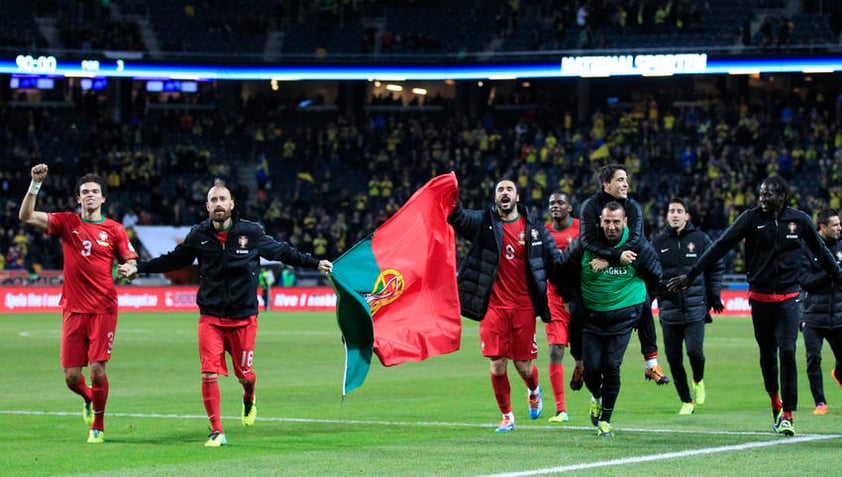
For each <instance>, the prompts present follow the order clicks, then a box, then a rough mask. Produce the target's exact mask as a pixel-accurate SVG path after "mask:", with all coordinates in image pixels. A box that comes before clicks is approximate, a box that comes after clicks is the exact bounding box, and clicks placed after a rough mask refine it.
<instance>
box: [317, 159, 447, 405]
mask: <svg viewBox="0 0 842 477" xmlns="http://www.w3.org/2000/svg"><path fill="white" fill-rule="evenodd" d="M458 193H459V191H458V188H457V183H456V176H455V174H453V173H450V174H444V175H441V176H438V177H435V178H433V179H432V180H431V181H430V182H428V183H427V184H425V185H424V186H423V187H422V188H420V189H418V190H417V191H416V192H415V194H413V195H412V197H410V198H409V200H408V201H407V202H406V203H405V204H404V205H403V206H402V207H401V208H400V209H398V211H397V212H396V213H395V215H393V216H392V217H390V218H389V219H388V220H387V221H386V222H385V223H383V225H381V226H380V227H378V228H377V229H376V230H375V231H374V232H373V233H372V234H371V235H369V236H368V237H367V238H365V239H364V240H362V241H361V242H359V243H358V244H356V245H354V246H353V247H352V248H351V249H350V250H348V251H347V252H345V253H344V254H343V255H342V256H341V257H339V258H338V259H336V261H334V262H333V272H332V273H331V275H330V277H331V283H332V285H333V288H334V290H336V298H337V301H336V318H337V321H338V322H339V328H340V330H341V331H342V338H343V341H344V344H345V379H344V385H343V395H345V394H347V393H348V392H350V391H352V390H353V389H355V388H357V387H359V386H361V385H362V383H363V381H365V378H366V375H367V374H368V370H369V367H370V365H371V356H372V354H376V355H377V357H378V358H379V359H380V362H381V363H382V364H383V365H384V366H393V365H396V364H400V363H405V362H407V361H422V360H424V359H427V358H429V357H431V356H436V355H440V354H446V353H452V352H454V351H456V350H458V349H459V344H460V340H461V334H462V321H461V315H460V312H459V294H458V291H457V289H456V246H455V238H454V232H453V228H452V227H451V226H450V225H449V224H448V223H447V216H448V215H450V212H452V211H453V208H454V206H455V204H456V200H457V198H458Z"/></svg>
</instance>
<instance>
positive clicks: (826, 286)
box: [801, 240, 842, 329]
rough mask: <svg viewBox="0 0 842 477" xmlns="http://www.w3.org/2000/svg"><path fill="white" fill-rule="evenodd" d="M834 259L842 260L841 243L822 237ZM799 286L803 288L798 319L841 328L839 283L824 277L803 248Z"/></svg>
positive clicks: (813, 325) (812, 257)
mask: <svg viewBox="0 0 842 477" xmlns="http://www.w3.org/2000/svg"><path fill="white" fill-rule="evenodd" d="M824 244H825V245H826V246H827V248H828V249H829V250H830V252H831V253H832V254H833V256H834V257H836V262H837V263H840V262H842V242H839V241H838V240H824ZM803 257H804V260H803V262H802V265H803V266H802V269H801V289H802V290H804V292H805V293H804V301H803V304H804V314H803V316H802V321H803V322H804V323H805V324H806V325H807V326H810V327H811V328H823V329H835V328H842V290H840V287H842V283H840V282H839V281H838V280H834V279H832V278H831V277H829V276H828V274H827V272H825V271H824V269H823V268H822V267H821V266H820V265H819V262H818V259H816V256H815V254H813V253H812V252H810V251H809V250H807V249H806V247H805V250H804V255H803Z"/></svg>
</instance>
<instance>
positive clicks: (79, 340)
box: [18, 164, 137, 444]
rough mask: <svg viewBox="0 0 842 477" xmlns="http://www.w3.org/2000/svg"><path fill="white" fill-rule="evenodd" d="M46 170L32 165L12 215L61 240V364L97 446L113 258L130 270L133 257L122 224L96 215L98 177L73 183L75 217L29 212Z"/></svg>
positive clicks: (112, 322)
mask: <svg viewBox="0 0 842 477" xmlns="http://www.w3.org/2000/svg"><path fill="white" fill-rule="evenodd" d="M47 171H48V168H47V165H46V164H37V165H35V166H34V167H32V170H31V172H30V175H31V177H32V181H31V183H30V186H29V191H28V192H27V193H26V195H25V196H24V198H23V200H22V201H21V205H20V212H19V214H18V217H19V218H20V220H21V221H22V222H24V223H26V224H28V225H31V226H33V227H35V228H37V229H39V230H43V231H45V233H46V234H48V235H55V236H58V237H60V238H61V241H62V245H63V253H64V260H65V263H64V286H63V287H62V293H61V306H62V310H63V313H62V336H61V366H62V368H63V369H64V380H65V383H66V384H67V387H68V388H70V390H71V391H73V392H75V393H76V394H79V395H80V396H82V399H83V400H84V406H83V408H82V409H83V417H84V419H85V422H86V423H87V424H89V425H90V426H91V427H90V431H89V432H88V443H89V444H101V443H103V442H104V441H105V432H104V431H105V405H106V402H107V401H108V388H109V387H108V377H107V375H106V372H105V365H106V363H107V362H108V361H109V359H110V358H111V355H112V347H113V344H114V334H115V332H116V330H117V290H116V288H115V287H114V279H113V278H112V267H113V264H114V261H115V260H118V261H120V262H124V264H125V265H130V266H134V264H135V260H136V259H137V253H135V251H134V249H133V248H132V246H131V244H130V243H129V238H128V236H127V235H126V230H125V229H124V228H123V226H122V225H121V224H119V223H118V222H115V221H114V220H112V219H109V218H107V217H105V216H104V215H103V213H102V206H103V204H104V203H105V200H106V197H107V195H108V187H107V186H106V183H105V180H104V179H103V178H102V177H100V176H97V175H93V174H88V175H84V176H82V177H81V178H80V179H79V180H78V181H77V182H76V187H75V196H76V201H77V202H78V204H79V205H80V206H81V208H82V211H81V214H77V213H75V212H54V213H46V212H41V211H38V210H35V200H36V198H37V196H38V192H39V191H40V190H41V185H42V184H43V182H44V179H46V177H47ZM85 366H89V367H90V372H91V387H88V386H87V385H86V384H85V377H84V375H83V374H82V368H83V367H85Z"/></svg>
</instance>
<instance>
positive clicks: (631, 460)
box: [482, 434, 842, 477]
mask: <svg viewBox="0 0 842 477" xmlns="http://www.w3.org/2000/svg"><path fill="white" fill-rule="evenodd" d="M839 437H842V435H838V434H831V435H809V436H800V437H783V438H781V439H779V440H774V441H765V442H750V443H747V444H737V445H730V446H721V447H708V448H703V449H693V450H686V451H681V452H667V453H665V454H655V455H649V456H639V457H625V458H622V459H613V460H604V461H600V462H591V463H588V464H573V465H565V466H560V467H548V468H544V469H534V470H525V471H521V472H509V473H505V474H489V475H485V476H482V477H524V476H529V475H545V474H557V473H561V472H568V471H571V470H583V469H594V468H597V467H610V466H618V465H628V464H639V463H641V462H651V461H655V460H666V459H677V458H681V457H692V456H697V455H707V454H717V453H720V452H736V451H742V450H746V449H756V448H759V447H770V446H777V445H782V444H797V443H801V442H810V441H819V440H824V439H837V438H839Z"/></svg>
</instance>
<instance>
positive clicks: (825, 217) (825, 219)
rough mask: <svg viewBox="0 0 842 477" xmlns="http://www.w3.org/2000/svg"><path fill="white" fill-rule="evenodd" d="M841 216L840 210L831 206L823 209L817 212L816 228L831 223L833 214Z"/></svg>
mask: <svg viewBox="0 0 842 477" xmlns="http://www.w3.org/2000/svg"><path fill="white" fill-rule="evenodd" d="M834 215H835V216H837V217H838V216H839V211H836V210H833V209H831V208H826V209H822V210H820V211H819V213H818V214H816V228H817V229H818V228H819V225H827V224H828V223H830V218H831V217H833V216H834Z"/></svg>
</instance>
